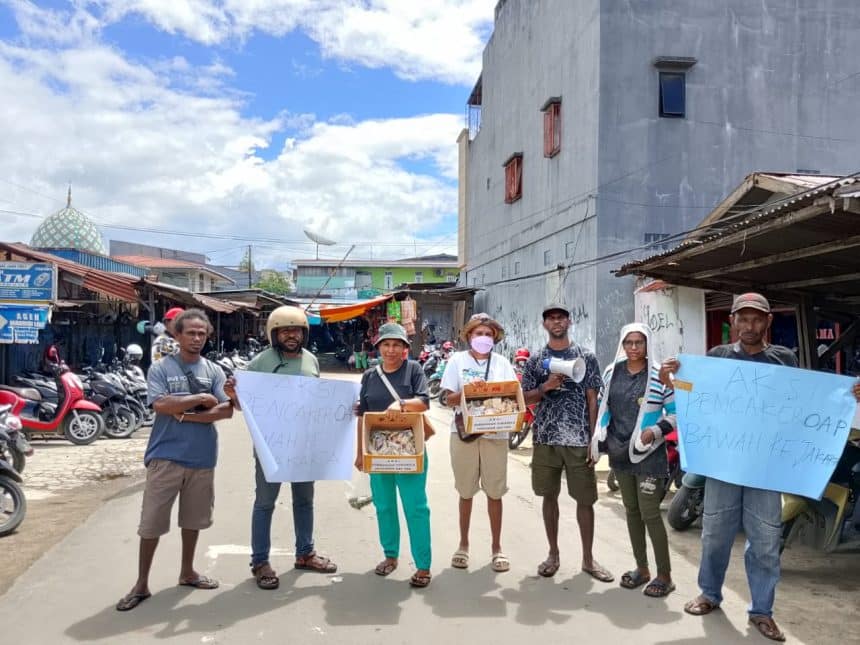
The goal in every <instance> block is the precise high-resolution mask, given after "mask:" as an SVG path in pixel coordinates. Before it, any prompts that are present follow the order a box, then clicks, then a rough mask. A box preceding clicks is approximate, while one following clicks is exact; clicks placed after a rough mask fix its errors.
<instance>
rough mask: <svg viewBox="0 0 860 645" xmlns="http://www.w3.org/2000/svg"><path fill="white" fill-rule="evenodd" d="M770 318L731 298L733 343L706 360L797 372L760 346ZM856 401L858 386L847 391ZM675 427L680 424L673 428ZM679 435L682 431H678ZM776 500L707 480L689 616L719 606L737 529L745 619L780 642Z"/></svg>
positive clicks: (759, 307) (791, 362)
mask: <svg viewBox="0 0 860 645" xmlns="http://www.w3.org/2000/svg"><path fill="white" fill-rule="evenodd" d="M772 320H773V316H772V315H771V310H770V303H769V302H768V301H767V299H766V298H765V297H764V296H762V295H761V294H758V293H745V294H742V295H740V296H738V297H737V298H735V300H734V303H733V304H732V309H731V324H732V329H733V331H734V332H735V334H736V336H737V338H738V341H737V342H735V343H732V344H729V345H719V346H717V347H714V348H713V349H711V350H710V351H709V352H708V356H712V357H717V358H731V359H735V360H742V361H752V362H758V363H769V364H772V365H783V366H787V367H797V358H796V357H795V355H794V353H793V352H792V351H791V350H790V349H788V348H787V347H782V346H779V345H771V344H769V343H767V342H766V340H765V338H766V335H767V331H768V329H769V328H770V325H771V322H772ZM680 367H681V365H680V363H679V362H678V360H677V359H675V358H670V359H667V360H666V361H664V362H663V364H662V365H661V368H660V378H661V380H662V381H663V383H664V384H666V385H667V386H670V387H671V386H672V379H671V377H670V375H671V374H674V373H675V372H677V371H678V369H680ZM852 392H853V394H854V396H855V398H857V400H858V401H860V383H858V384H855V386H854V388H853V390H852ZM679 428H680V424H679ZM680 430H681V432H682V433H683V428H680ZM781 511H782V499H781V494H780V492H778V491H773V490H764V489H761V488H753V487H750V486H743V485H738V484H731V483H728V482H725V481H721V480H719V479H714V478H712V477H708V479H707V483H706V485H705V502H704V513H703V517H702V529H703V530H702V559H701V563H700V565H699V581H698V582H699V587H700V588H701V591H702V593H701V594H700V595H699V596H698V597H696V598H695V599H693V600H691V601H690V602H688V603H687V604H686V605H685V606H684V611H686V612H687V613H689V614H692V615H694V616H704V615H705V614H709V613H711V612H712V611H714V610H715V609H717V608H718V607H719V606H720V603H721V602H722V600H723V596H722V586H723V582H724V580H725V576H726V570H727V569H728V565H729V559H730V557H731V550H732V545H733V543H734V539H735V535H736V534H737V531H738V529H739V528H742V529H743V530H744V533H745V534H746V536H747V543H746V550H745V552H744V564H745V567H746V572H747V580H748V582H749V586H750V595H751V603H750V607H749V610H748V611H749V620H750V622H751V623H752V624H753V625H754V626H755V627H756V628H757V629H758V631H759V632H760V633H761V634H762V635H763V636H765V637H766V638H769V639H771V640H775V641H784V640H785V635H784V634H783V632H782V630H780V628H779V627H778V626H777V624H776V622H775V621H774V619H773V602H774V595H775V591H776V585H777V583H778V582H779V577H780V562H779V546H780V537H781V533H782V527H781V523H782V520H781Z"/></svg>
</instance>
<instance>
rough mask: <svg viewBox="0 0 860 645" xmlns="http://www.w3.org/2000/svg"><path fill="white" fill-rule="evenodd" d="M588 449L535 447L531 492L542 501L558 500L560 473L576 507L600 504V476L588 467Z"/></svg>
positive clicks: (540, 445) (537, 445)
mask: <svg viewBox="0 0 860 645" xmlns="http://www.w3.org/2000/svg"><path fill="white" fill-rule="evenodd" d="M587 462H588V448H587V447H582V448H578V447H573V446H545V445H543V444H536V445H535V446H534V452H533V453H532V489H533V490H534V493H535V495H538V496H539V497H558V495H559V493H561V473H562V472H564V474H565V476H566V477H567V493H568V495H570V496H571V497H572V498H573V499H575V500H576V502H577V504H585V505H586V506H591V505H592V504H594V503H595V502H596V501H597V475H596V474H595V473H594V468H593V467H592V466H589V465H588V463H587Z"/></svg>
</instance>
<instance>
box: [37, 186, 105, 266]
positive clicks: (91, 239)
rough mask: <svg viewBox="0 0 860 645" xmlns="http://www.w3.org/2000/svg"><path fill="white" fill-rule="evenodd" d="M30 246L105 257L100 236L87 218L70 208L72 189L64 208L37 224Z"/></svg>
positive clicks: (103, 245) (103, 244)
mask: <svg viewBox="0 0 860 645" xmlns="http://www.w3.org/2000/svg"><path fill="white" fill-rule="evenodd" d="M30 246H32V247H34V248H37V249H78V250H79V251H88V252H90V253H98V254H100V255H107V254H108V251H107V248H106V247H105V243H104V240H103V239H102V234H101V233H100V232H99V229H98V228H97V227H96V225H95V224H93V222H92V221H91V220H90V218H89V217H87V216H86V215H84V214H83V213H82V212H81V211H79V210H78V209H76V208H73V207H72V189H71V188H69V197H68V200H67V201H66V207H65V208H63V209H61V210H58V211H57V212H56V213H54V214H53V215H51V216H49V217H48V218H47V219H46V220H45V221H44V222H42V223H41V224H39V228H37V229H36V232H35V233H33V237H32V239H31V240H30Z"/></svg>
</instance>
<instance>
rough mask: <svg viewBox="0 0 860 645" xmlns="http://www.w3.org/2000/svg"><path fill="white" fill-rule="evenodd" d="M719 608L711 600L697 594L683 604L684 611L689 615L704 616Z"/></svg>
mask: <svg viewBox="0 0 860 645" xmlns="http://www.w3.org/2000/svg"><path fill="white" fill-rule="evenodd" d="M719 608H720V606H719V605H718V604H716V603H713V602H711V601H710V600H708V599H707V598H705V597H704V596H698V597H697V598H694V599H693V600H691V601H690V602H688V603H687V604H686V605H684V611H686V612H687V613H688V614H690V615H691V616H706V615H708V614H710V613H711V612H712V611H716V610H717V609H719Z"/></svg>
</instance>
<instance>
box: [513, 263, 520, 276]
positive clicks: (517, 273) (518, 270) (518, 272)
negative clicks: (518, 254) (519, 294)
mask: <svg viewBox="0 0 860 645" xmlns="http://www.w3.org/2000/svg"><path fill="white" fill-rule="evenodd" d="M519 274H520V263H519V262H514V275H519Z"/></svg>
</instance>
